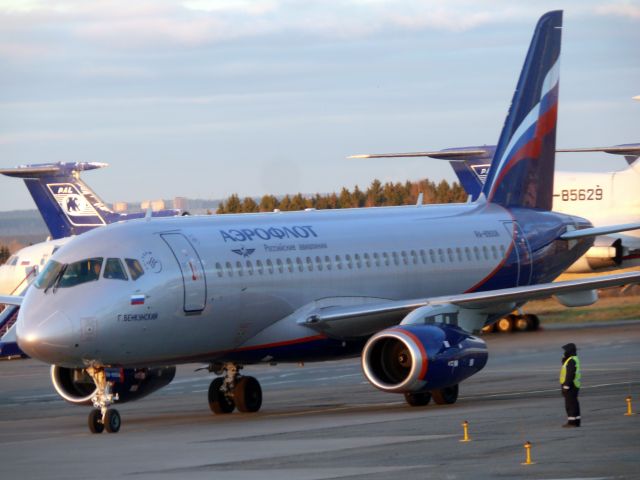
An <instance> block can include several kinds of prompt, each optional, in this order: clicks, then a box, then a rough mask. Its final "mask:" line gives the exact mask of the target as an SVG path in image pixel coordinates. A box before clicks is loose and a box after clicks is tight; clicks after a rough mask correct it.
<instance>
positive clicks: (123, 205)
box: [113, 202, 129, 212]
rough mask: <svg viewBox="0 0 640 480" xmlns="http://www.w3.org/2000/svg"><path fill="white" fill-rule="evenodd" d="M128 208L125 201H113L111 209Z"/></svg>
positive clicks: (121, 209) (119, 210)
mask: <svg viewBox="0 0 640 480" xmlns="http://www.w3.org/2000/svg"><path fill="white" fill-rule="evenodd" d="M128 208H129V205H128V204H127V202H113V211H114V212H126V211H127V209H128Z"/></svg>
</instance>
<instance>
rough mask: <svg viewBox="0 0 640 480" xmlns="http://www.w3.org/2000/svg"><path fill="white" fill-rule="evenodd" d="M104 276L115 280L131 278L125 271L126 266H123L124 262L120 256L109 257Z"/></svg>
mask: <svg viewBox="0 0 640 480" xmlns="http://www.w3.org/2000/svg"><path fill="white" fill-rule="evenodd" d="M102 277H103V278H110V279H113V280H129V277H127V272H125V271H124V267H123V266H122V262H121V261H120V259H119V258H107V262H106V263H105V265H104V273H103V274H102Z"/></svg>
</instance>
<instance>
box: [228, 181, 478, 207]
mask: <svg viewBox="0 0 640 480" xmlns="http://www.w3.org/2000/svg"><path fill="white" fill-rule="evenodd" d="M420 192H422V194H423V195H424V199H423V201H424V203H462V202H465V201H466V200H467V193H466V192H465V191H464V188H462V186H461V185H460V184H459V183H458V182H453V183H451V184H450V183H449V182H447V181H446V180H442V181H441V182H440V183H438V184H436V183H434V182H432V181H431V180H427V179H425V180H420V181H418V182H409V181H407V182H405V183H402V182H397V183H393V182H387V183H385V184H382V183H381V182H380V180H374V181H373V182H371V185H369V188H367V189H366V190H364V191H362V190H360V188H358V186H357V185H356V186H355V187H354V188H353V190H349V189H347V188H343V189H342V190H341V191H340V193H335V192H334V193H330V194H325V195H322V194H320V193H316V194H315V195H313V196H305V195H302V194H301V193H296V194H295V195H285V196H284V197H281V198H278V197H276V196H274V195H264V196H263V197H262V198H261V199H260V202H256V201H255V200H254V199H253V198H251V197H245V198H244V199H240V197H239V196H238V195H236V194H233V195H231V196H229V197H228V198H227V199H226V200H224V201H222V202H221V203H220V205H218V209H217V210H216V213H256V212H272V211H273V210H275V209H278V210H281V211H290V210H304V209H305V208H316V209H318V210H326V209H335V208H358V207H384V206H393V205H411V204H415V203H416V201H417V200H418V195H419V194H420Z"/></svg>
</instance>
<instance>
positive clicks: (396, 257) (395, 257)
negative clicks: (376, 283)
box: [392, 252, 400, 267]
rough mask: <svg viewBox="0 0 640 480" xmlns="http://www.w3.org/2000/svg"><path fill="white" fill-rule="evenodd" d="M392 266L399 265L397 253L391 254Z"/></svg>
mask: <svg viewBox="0 0 640 480" xmlns="http://www.w3.org/2000/svg"><path fill="white" fill-rule="evenodd" d="M392 255H393V264H394V265H395V266H396V267H397V266H398V265H400V257H399V256H398V252H393V253H392Z"/></svg>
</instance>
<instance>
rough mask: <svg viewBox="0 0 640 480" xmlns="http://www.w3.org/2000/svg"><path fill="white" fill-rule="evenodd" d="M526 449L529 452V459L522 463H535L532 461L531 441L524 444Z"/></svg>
mask: <svg viewBox="0 0 640 480" xmlns="http://www.w3.org/2000/svg"><path fill="white" fill-rule="evenodd" d="M524 450H525V452H526V453H527V459H526V460H525V462H524V463H521V464H520V465H533V464H534V462H532V461H531V443H530V442H526V443H525V444H524Z"/></svg>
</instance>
